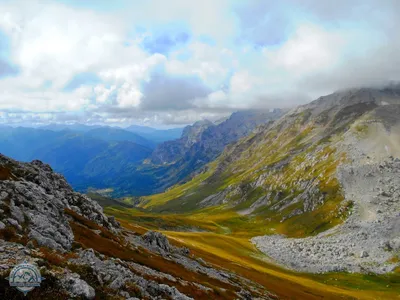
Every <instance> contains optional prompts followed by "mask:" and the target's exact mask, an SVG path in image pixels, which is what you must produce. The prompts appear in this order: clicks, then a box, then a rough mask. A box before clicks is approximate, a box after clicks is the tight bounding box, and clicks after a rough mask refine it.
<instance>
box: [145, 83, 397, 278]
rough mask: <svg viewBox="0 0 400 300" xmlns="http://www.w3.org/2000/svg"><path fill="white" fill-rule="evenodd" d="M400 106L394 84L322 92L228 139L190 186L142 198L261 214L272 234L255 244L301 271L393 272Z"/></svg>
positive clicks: (166, 207) (148, 204)
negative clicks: (269, 121) (247, 132)
mask: <svg viewBox="0 0 400 300" xmlns="http://www.w3.org/2000/svg"><path fill="white" fill-rule="evenodd" d="M399 112H400V89H399V88H398V87H397V86H391V87H388V88H384V89H367V88H362V89H353V90H348V91H342V92H338V93H334V94H332V95H328V96H325V97H321V98H319V99H318V100H316V101H314V102H312V103H310V104H307V105H304V106H300V107H298V108H296V109H294V110H292V111H290V112H288V113H287V114H286V115H285V116H283V117H282V118H280V119H279V120H277V121H276V122H274V123H273V124H266V125H264V126H262V127H260V128H259V129H258V130H257V132H255V133H253V134H251V135H250V136H248V137H247V138H244V139H242V140H240V141H239V142H238V143H236V144H234V145H231V146H228V147H227V148H226V149H225V151H224V152H223V154H222V155H221V156H220V157H219V158H218V159H217V160H216V161H214V162H212V163H211V164H209V165H208V169H207V170H206V172H204V173H203V174H201V175H200V176H198V177H195V178H194V179H193V180H192V181H191V182H189V183H187V184H186V185H183V186H180V187H177V188H175V189H173V190H171V191H169V192H167V193H165V194H163V195H159V196H153V197H148V198H144V199H142V202H141V203H140V204H139V205H140V206H141V207H143V208H146V209H149V210H152V211H174V212H176V211H181V212H187V211H193V210H196V209H202V208H207V207H219V208H220V209H223V210H233V211H235V212H237V213H239V214H241V215H243V216H244V217H246V218H249V219H251V220H256V221H258V222H259V221H260V220H263V223H262V224H263V226H265V228H264V229H263V232H267V233H269V234H270V235H268V236H265V237H258V238H254V239H253V242H254V243H255V244H256V245H257V246H258V247H259V249H260V250H261V251H263V252H264V253H265V254H267V255H268V256H269V257H270V258H271V259H272V261H275V262H278V263H280V264H282V265H284V266H287V267H289V268H293V269H296V270H299V271H312V272H326V271H338V270H348V271H355V272H360V271H363V272H364V271H365V272H368V271H372V272H376V273H385V272H391V271H392V270H393V269H394V268H396V267H398V266H399V264H400V263H399V254H400V253H399V248H398V238H399V237H400V236H399V232H400V230H399V223H398V220H399V216H398V211H399V195H398V194H397V189H398V186H399V184H400V182H399V181H398V167H399V165H398V160H396V158H399V157H400V144H399V143H400V142H399V141H400V135H399V133H400V130H399V128H400V114H399ZM391 155H392V156H393V157H394V158H393V159H392V158H390V156H391ZM165 199H168V200H167V201H166V200H165ZM378 211H379V212H378ZM257 230H258V231H257V232H259V229H257ZM271 234H276V235H271Z"/></svg>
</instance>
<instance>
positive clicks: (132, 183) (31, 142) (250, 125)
mask: <svg viewBox="0 0 400 300" xmlns="http://www.w3.org/2000/svg"><path fill="white" fill-rule="evenodd" d="M280 115H281V110H278V109H277V110H274V111H273V112H252V111H247V112H240V113H235V114H233V115H232V116H231V117H229V118H227V119H225V120H224V121H222V122H219V123H218V124H214V123H213V122H210V121H207V120H206V121H202V122H197V123H195V124H194V125H193V126H187V127H185V128H184V129H181V128H175V129H166V130H157V129H154V128H150V127H144V126H137V125H132V126H130V127H127V128H125V129H122V128H118V127H107V126H96V125H93V126H89V125H83V124H72V125H60V124H50V125H47V126H44V127H41V128H24V127H16V128H14V127H4V128H3V129H2V131H1V133H0V153H3V154H5V155H9V156H11V157H13V158H15V159H18V160H21V161H31V160H33V159H40V160H42V161H44V162H46V163H49V164H50V165H51V166H52V167H53V168H54V170H55V171H57V172H60V173H62V174H63V175H64V176H65V177H66V178H67V180H68V182H69V183H70V184H71V185H72V186H73V187H74V188H75V189H77V190H78V191H82V192H85V191H87V190H88V189H98V190H107V191H111V194H112V195H114V196H129V195H134V196H136V195H148V194H151V193H154V192H160V191H163V190H165V189H167V188H169V187H170V186H172V185H174V184H176V183H179V182H182V181H184V180H187V179H188V178H190V175H191V174H194V173H195V172H197V171H198V169H199V168H201V167H202V166H204V165H205V164H206V163H208V162H209V161H211V160H212V159H214V158H215V157H217V156H218V155H219V154H220V153H221V152H222V151H223V149H224V147H225V146H226V145H227V144H229V143H232V142H235V141H237V140H238V139H240V138H242V137H244V136H246V135H247V134H248V133H249V132H251V131H252V130H254V129H255V128H256V127H257V126H258V125H260V124H264V123H265V122H268V121H271V120H273V119H275V118H277V117H278V116H280ZM179 135H181V137H180V138H178V139H175V140H172V141H166V142H161V141H164V140H166V139H168V138H171V139H173V138H176V137H177V136H179ZM174 151H177V152H176V153H175V152H174ZM184 153H185V154H184ZM183 154H184V155H183ZM182 155H183V156H182ZM163 156H165V157H175V158H177V157H179V159H176V160H175V161H172V160H171V159H168V160H162V157H163ZM181 156H182V157H181ZM160 158H161V159H160Z"/></svg>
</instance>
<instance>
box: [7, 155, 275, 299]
mask: <svg viewBox="0 0 400 300" xmlns="http://www.w3.org/2000/svg"><path fill="white" fill-rule="evenodd" d="M0 207H1V210H0V277H1V279H2V280H3V281H4V280H5V277H7V276H8V274H9V272H10V270H11V268H12V267H13V266H14V265H15V264H18V263H19V262H21V261H23V260H28V261H30V262H31V263H34V264H36V265H37V266H38V267H39V268H40V270H41V273H42V276H43V277H45V278H46V279H45V281H43V283H42V285H41V287H40V288H36V289H35V290H33V291H31V292H30V293H29V294H28V296H29V297H30V299H54V297H57V298H59V299H95V298H96V299H137V298H140V299H205V298H212V299H251V298H252V297H260V298H262V299H269V298H270V297H272V295H271V294H269V293H268V292H267V291H265V290H264V288H263V287H261V286H259V285H257V284H255V283H253V282H250V281H248V280H246V279H244V278H241V277H239V276H237V275H235V274H231V273H229V272H227V271H225V270H220V269H216V268H213V267H212V266H211V265H209V264H207V263H205V262H204V261H199V260H197V259H196V257H194V256H193V255H192V254H190V251H189V250H188V249H186V248H179V247H176V246H173V245H171V244H170V243H169V241H168V239H167V238H166V237H165V236H164V235H162V234H161V233H157V232H147V233H145V234H144V235H141V234H139V233H137V232H133V231H130V230H127V229H124V228H122V227H121V226H120V224H119V223H118V222H117V221H115V219H114V218H112V217H107V216H105V215H104V214H103V211H102V208H101V207H100V206H99V205H98V204H97V203H96V202H94V201H92V200H90V199H89V198H87V197H86V196H83V195H81V194H79V193H76V192H74V191H73V190H72V189H71V187H70V186H69V185H68V184H67V183H66V181H65V179H64V178H63V177H62V176H61V175H59V174H56V173H54V172H53V171H52V169H51V168H50V166H48V165H46V164H43V163H42V162H40V161H33V162H32V163H19V162H17V161H14V160H12V159H9V158H7V157H5V156H3V155H0ZM21 297H22V294H21V293H20V292H18V291H17V290H16V289H15V288H11V287H9V286H7V285H5V284H3V285H1V287H0V298H1V299H20V298H21Z"/></svg>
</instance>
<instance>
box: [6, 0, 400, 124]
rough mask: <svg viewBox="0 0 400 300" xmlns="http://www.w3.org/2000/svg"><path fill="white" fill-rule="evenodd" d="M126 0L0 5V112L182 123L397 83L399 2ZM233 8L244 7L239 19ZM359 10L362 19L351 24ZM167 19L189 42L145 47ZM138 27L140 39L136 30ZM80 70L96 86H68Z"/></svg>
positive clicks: (166, 22) (105, 119)
mask: <svg viewBox="0 0 400 300" xmlns="http://www.w3.org/2000/svg"><path fill="white" fill-rule="evenodd" d="M237 4H240V5H239V6H237ZM126 5H127V7H125V9H124V10H123V11H113V12H110V13H106V12H99V11H94V10H90V9H88V8H87V9H83V8H79V7H72V6H67V5H63V4H60V3H58V2H52V1H50V0H48V1H35V0H32V1H22V0H21V1H12V2H11V1H9V2H2V3H1V4H0V30H1V31H3V32H4V33H5V34H6V35H7V36H8V37H9V38H10V59H11V61H12V63H13V64H15V65H16V66H17V67H18V69H19V70H20V72H19V73H18V74H17V75H14V76H13V77H6V78H1V79H0V90H1V91H2V92H1V93H2V94H1V98H0V112H1V111H3V112H4V113H3V118H4V114H5V112H6V111H7V112H13V111H14V112H17V111H20V110H24V111H25V112H26V116H29V117H28V119H34V118H33V117H32V116H31V115H29V113H36V115H37V116H42V117H43V118H45V114H53V115H54V116H55V113H57V116H56V117H55V118H60V119H62V120H66V121H70V120H71V118H74V115H75V116H76V119H79V120H83V121H84V120H87V121H90V122H94V121H99V120H100V121H104V122H111V121H112V122H114V121H115V122H116V120H117V119H118V120H120V121H121V122H128V121H129V120H134V119H137V120H139V119H140V120H146V122H167V123H168V122H169V123H179V124H180V123H183V122H188V123H190V122H192V121H195V119H196V118H202V117H205V116H208V117H210V118H214V117H218V116H220V115H221V114H225V113H227V112H229V111H232V110H236V109H245V108H258V107H268V108H269V107H276V106H288V105H294V104H298V103H302V102H304V101H306V100H311V99H312V98H314V97H317V96H320V95H321V94H325V93H330V92H333V91H334V90H336V89H340V88H343V87H349V86H356V85H371V84H377V83H382V82H385V81H387V80H391V79H394V80H400V72H399V70H398V68H397V65H398V64H399V63H400V54H399V53H400V38H399V36H398V35H397V32H398V29H400V22H399V21H398V18H397V16H398V15H399V14H400V11H399V9H400V5H398V4H397V2H396V1H394V0H383V1H382V2H380V3H378V2H377V1H374V0H365V1H358V0H357V1H354V2H349V1H344V0H338V1H337V2H335V4H334V5H332V4H328V3H323V1H317V0H305V1H297V0H286V1H283V2H282V3H279V4H277V3H275V2H268V3H266V2H265V1H260V0H252V1H248V2H246V3H244V2H240V1H228V0H221V1H213V0H205V1H201V2H196V3H193V2H192V1H186V0H171V1H164V0H152V1H141V2H137V1H135V2H133V1H132V2H130V1H127V2H126ZM246 6H247V8H246ZM243 7H245V8H243ZM377 8H379V9H377ZM235 9H236V11H237V10H238V9H243V10H245V11H244V13H243V14H240V13H238V14H237V15H235ZM271 14H272V15H271ZM360 14H361V15H368V17H367V18H364V19H363V20H360V19H358V18H356V16H358V15H360ZM170 23H173V24H178V25H176V26H178V27H179V26H180V27H179V28H182V31H183V32H185V33H188V35H190V38H189V40H188V42H187V44H184V43H183V45H180V46H179V47H180V48H176V49H174V50H173V52H171V53H169V54H168V55H167V54H164V55H163V54H158V53H156V54H151V53H148V52H146V51H144V50H143V49H142V47H141V44H140V43H141V42H142V40H143V39H144V38H145V36H146V35H151V34H152V30H153V29H154V28H162V27H163V25H168V24H170ZM137 26H139V27H140V26H141V27H144V28H146V33H144V34H141V33H137V32H136V31H135V28H136V27H137ZM263 35H268V36H267V37H265V38H263ZM202 36H206V37H207V38H209V39H210V41H209V42H208V43H206V42H204V40H206V39H202ZM203 38H204V37H203ZM161 43H162V41H161ZM155 48H157V47H155ZM184 55H186V59H183V58H182V56H184ZM82 73H89V74H92V75H93V77H95V78H96V76H97V77H98V78H99V80H98V81H99V82H98V81H96V82H88V83H83V84H82V85H81V86H78V88H76V89H75V90H72V91H65V90H64V87H65V86H66V85H67V83H69V82H70V81H71V80H72V79H73V78H75V76H76V75H79V74H82ZM63 111H65V112H66V114H62V113H61V112H63ZM177 111H179V113H176V112H177ZM183 114H186V115H185V116H184V115H183ZM8 116H9V117H10V115H8ZM10 118H11V117H10ZM13 118H14V119H15V118H16V116H13ZM18 118H19V117H18ZM21 118H22V117H21ZM15 120H16V119H15ZM46 120H48V118H47V119H46Z"/></svg>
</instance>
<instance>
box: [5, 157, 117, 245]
mask: <svg viewBox="0 0 400 300" xmlns="http://www.w3.org/2000/svg"><path fill="white" fill-rule="evenodd" d="M0 206H1V210H0V227H2V228H4V227H6V226H7V225H10V226H12V227H14V229H15V230H16V233H17V235H19V236H20V238H23V239H26V240H27V241H29V242H31V243H37V244H38V245H39V246H46V247H48V248H51V249H57V250H60V251H68V250H70V249H71V246H72V242H73V237H74V236H73V233H72V229H71V227H70V225H69V219H70V218H69V216H68V214H67V213H66V212H67V211H68V212H70V213H75V214H78V215H81V216H82V217H84V218H87V219H88V220H91V221H93V222H95V223H96V224H98V225H99V226H102V227H105V228H107V229H109V230H111V231H114V232H116V231H117V227H118V224H117V223H116V222H115V221H114V220H113V219H109V218H108V217H107V216H105V215H104V214H103V209H102V208H101V206H100V205H99V204H97V203H96V202H95V201H93V200H91V199H89V198H88V197H86V196H84V195H81V194H79V193H75V192H74V191H73V190H72V188H71V187H70V186H69V185H68V183H67V182H66V181H65V179H64V177H63V176H62V175H60V174H57V173H54V172H53V170H52V169H51V167H50V166H49V165H47V164H44V163H42V162H41V161H38V160H35V161H32V162H31V163H20V162H17V161H15V160H12V159H10V158H8V157H5V156H3V155H0Z"/></svg>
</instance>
